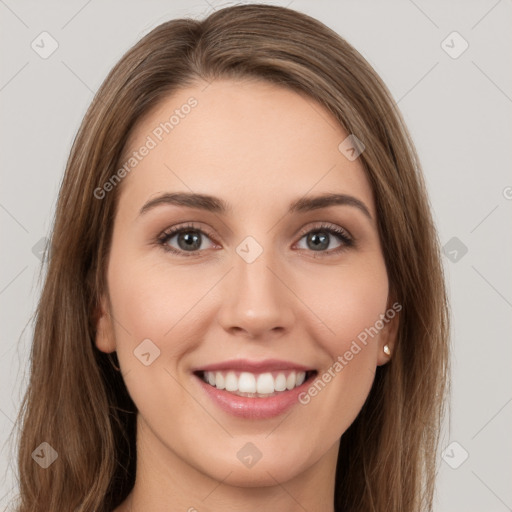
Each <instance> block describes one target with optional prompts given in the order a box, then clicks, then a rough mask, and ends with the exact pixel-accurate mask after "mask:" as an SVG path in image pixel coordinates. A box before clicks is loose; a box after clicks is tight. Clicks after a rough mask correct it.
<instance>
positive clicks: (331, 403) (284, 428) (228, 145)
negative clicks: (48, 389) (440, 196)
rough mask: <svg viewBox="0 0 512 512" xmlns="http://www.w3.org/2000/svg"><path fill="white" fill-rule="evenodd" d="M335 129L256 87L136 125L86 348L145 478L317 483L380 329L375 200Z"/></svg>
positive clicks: (219, 92)
mask: <svg viewBox="0 0 512 512" xmlns="http://www.w3.org/2000/svg"><path fill="white" fill-rule="evenodd" d="M191 98H193V99H191ZM171 116H174V117H171ZM161 123H162V124H161ZM165 123H167V124H165ZM348 135H349V134H348V133H345V132H344V131H343V130H342V129H341V128H340V127H339V125H338V124H337V123H336V121H335V119H334V118H333V117H331V115H330V114H329V113H328V112H327V111H326V110H325V109H324V108H323V107H322V106H321V105H319V104H318V103H315V102H314V101H313V100H311V99H310V98H304V97H302V96H300V95H298V94H297V93H295V92H292V91H291V90H288V89H285V88H280V87H277V86H275V85H272V84H269V83H264V82H256V81H244V82H233V81H228V80H217V81H214V82H213V83H211V84H210V85H208V84H206V83H201V84H199V85H197V86H196V87H190V88H187V89H184V90H182V91H180V92H179V93H176V94H174V95H173V96H172V97H170V98H168V99H166V100H165V102H163V103H162V104H160V105H159V106H158V108H157V109H156V110H154V111H153V112H151V113H150V114H149V116H147V117H146V118H144V119H143V120H142V121H141V122H139V124H138V125H137V126H136V129H135V131H134V133H133V134H132V136H131V138H130V140H129V142H128V148H127V151H126V155H127V157H126V160H128V158H129V157H130V156H132V157H133V159H134V160H132V161H131V163H128V165H127V167H126V169H129V172H126V177H124V178H123V179H124V181H123V183H122V189H120V197H119V204H118V210H117V213H116V217H115V221H114V231H113V240H112V246H111V251H110V256H109V261H108V273H107V280H108V296H105V297H104V300H103V303H102V308H103V310H102V312H103V314H102V316H101V318H100V320H99V325H98V328H99V329H98V335H97V339H96V344H97V346H98V348H99V349H100V350H103V351H105V352H111V351H113V350H116V351H117V354H118V358H119V361H120V367H121V371H122V374H123V377H124V380H125V383H126V386H127V388H128V391H129V393H130V395H131V397H132V399H133V401H134V403H135V405H136V406H137V409H138V428H139V430H138V436H139V449H141V450H144V453H145V454H146V455H145V457H146V459H145V460H149V459H150V458H151V460H152V463H154V464H155V465H159V467H160V468H162V471H165V468H173V467H176V465H177V464H179V465H180V466H181V467H185V466H186V468H187V471H199V472H200V473H201V474H202V475H205V476H208V477H211V478H214V479H215V480H218V481H221V480H224V481H225V482H228V483H232V484H234V485H240V486H256V485H275V482H276V481H278V482H284V481H287V480H289V479H291V478H293V477H296V476H298V475H300V474H303V473H305V472H307V471H308V470H311V469H312V468H313V466H315V467H316V468H317V469H318V470H319V471H321V468H327V467H328V468H329V471H331V472H332V471H333V469H332V468H333V465H335V463H336V457H337V450H338V446H339V439H340V436H341V435H342V434H343V433H344V432H345V430H346V429H347V428H348V427H349V425H350V424H351V423H352V422H353V420H354V419H355V418H356V416H357V414H358V413H359V411H360V409H361V407H362V406H363V403H364V401H365V399H366V397H367V396H368V393H369V391H370V388H371V386H372V382H373V380H374V374H375V369H376V366H377V365H381V364H384V363H385V362H387V360H388V359H389V358H388V356H386V355H385V354H384V352H383V346H384V344H385V343H388V344H389V345H390V346H392V343H393V338H394V334H395V332H396V324H397V321H396V320H397V317H395V320H394V321H385V322H382V319H383V316H384V315H385V314H386V311H387V310H389V308H390V305H391V302H388V299H389V301H391V298H390V297H388V277H387V273H386V267H385V263H384V259H383V254H382V250H381V245H380V241H379V236H378V231H377V222H376V221H377V218H376V211H375V204H374V199H373V197H372V190H371V188H370V185H369V183H368V181H367V179H366V176H365V173H364V171H363V167H362V164H361V162H360V159H359V158H355V159H354V156H353V153H354V152H353V151H348V152H347V151H346V150H345V152H342V151H341V150H340V149H339V145H340V143H342V142H343V141H344V140H345V139H346V138H347V136H348ZM144 147H145V148H146V149H145V150H144V149H141V148H144ZM343 147H345V146H342V148H343ZM133 152H136V154H135V155H134V153H133ZM347 156H348V157H350V158H347ZM123 163H125V162H124V161H123V162H122V163H121V165H123ZM123 174H124V173H122V172H121V173H120V174H119V176H120V177H122V176H123ZM117 187H119V185H117ZM109 188H115V186H114V185H113V186H112V187H108V185H107V186H106V187H105V188H104V189H103V190H107V189H109ZM106 193H115V191H108V192H106ZM173 194H180V195H179V196H174V200H173V198H172V197H173V196H172V195H173ZM327 194H340V195H343V196H345V200H344V201H343V197H342V198H341V199H342V200H341V201H338V204H335V203H332V204H330V205H327V206H326V205H324V206H322V204H321V202H319V201H317V200H315V198H317V197H319V196H323V195H327ZM199 195H201V196H208V198H203V199H201V198H198V196H199ZM180 198H181V200H182V201H181V204H180V201H179V199H180ZM95 200H101V199H95ZM221 205H223V206H225V210H224V209H222V208H221V207H220V206H221ZM291 205H295V207H294V208H291ZM315 205H316V206H317V207H314V206H315ZM318 206H320V207H318ZM290 208H291V209H290ZM365 210H366V211H365ZM174 228H185V229H184V231H183V232H182V233H177V234H169V231H170V230H172V229H174ZM329 230H337V231H340V233H341V234H337V233H336V232H333V231H329ZM168 235H169V236H168ZM108 313H109V314H108ZM376 326H377V327H376ZM379 327H380V328H379ZM369 333H371V334H369ZM363 340H364V341H363ZM336 363H337V364H336ZM206 370H209V372H208V373H204V372H205V371H206ZM306 371H307V373H306V374H305V375H304V372H306ZM201 372H203V373H201ZM312 372H313V373H312ZM202 376H203V377H204V378H205V379H206V380H210V382H208V383H207V382H205V381H204V380H203V378H202ZM302 379H307V381H305V382H304V383H302V384H301V381H302ZM212 384H213V385H212ZM297 385H298V387H297ZM218 388H224V389H218ZM226 388H227V389H229V391H228V390H226ZM289 388H291V389H289ZM236 389H238V390H239V391H238V392H237V391H235V390H236ZM240 389H241V390H245V391H243V393H245V395H246V396H243V397H240V396H238V395H237V393H238V394H239V393H241V392H242V391H240ZM276 389H277V391H276ZM283 389H284V390H283ZM255 391H256V392H258V391H259V392H260V394H259V395H258V396H251V395H250V393H253V392H255ZM269 395H270V396H269ZM142 447H143V448H142ZM184 465H185V466H184ZM325 471H327V469H325Z"/></svg>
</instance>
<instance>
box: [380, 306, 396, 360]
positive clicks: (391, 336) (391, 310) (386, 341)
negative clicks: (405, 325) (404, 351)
mask: <svg viewBox="0 0 512 512" xmlns="http://www.w3.org/2000/svg"><path fill="white" fill-rule="evenodd" d="M392 304H393V305H392V306H389V307H388V308H387V309H386V313H385V318H384V319H383V323H384V327H383V328H382V330H381V331H380V336H379V353H378V355H377V366H381V365H383V364H386V363H388V362H389V361H390V360H391V358H392V357H393V353H394V348H395V345H396V338H397V335H398V326H399V325H400V313H399V311H401V309H402V306H401V304H399V303H398V302H396V301H395V302H393V303H392ZM385 345H387V346H388V347H389V350H390V351H391V354H390V355H387V354H386V353H385V352H384V346H385Z"/></svg>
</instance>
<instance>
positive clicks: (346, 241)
mask: <svg viewBox="0 0 512 512" xmlns="http://www.w3.org/2000/svg"><path fill="white" fill-rule="evenodd" d="M187 231H195V232H198V233H202V234H203V235H206V236H207V237H208V238H210V239H212V240H214V237H213V236H212V235H211V234H210V233H209V232H208V231H206V230H203V229H199V228H197V227H196V226H195V225H194V224H187V225H185V226H178V227H173V228H171V229H168V230H166V231H163V232H162V233H161V234H160V235H158V237H157V239H156V243H157V244H158V245H159V246H161V247H162V249H163V250H164V251H166V252H170V253H173V254H177V255H179V256H184V257H187V258H188V257H198V256H200V254H199V253H200V252H201V251H193V252H189V253H187V251H182V250H178V249H175V248H174V247H171V246H170V245H168V242H169V240H170V239H171V238H173V236H174V235H177V234H180V233H183V232H187ZM317 232H327V233H329V234H331V235H334V236H336V237H337V238H338V239H339V240H340V241H341V242H342V245H341V246H340V247H338V248H336V249H331V250H330V251H318V252H320V253H324V254H327V256H322V255H319V256H317V255H313V258H323V257H328V256H335V255H337V254H339V253H341V252H343V251H345V250H347V249H349V248H351V247H353V246H354V245H355V243H354V239H353V238H352V237H351V236H350V235H349V234H348V233H347V231H346V230H345V229H343V228H340V227H337V226H332V225H330V224H321V225H320V226H316V227H314V228H311V229H303V230H301V232H300V238H299V241H300V240H302V238H304V236H306V235H308V234H310V233H317ZM310 252H313V253H315V252H317V251H310Z"/></svg>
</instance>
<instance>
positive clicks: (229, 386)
mask: <svg viewBox="0 0 512 512" xmlns="http://www.w3.org/2000/svg"><path fill="white" fill-rule="evenodd" d="M208 373H210V372H206V374H207V376H208ZM209 380H210V378H209V376H208V381H209ZM225 383H226V391H238V379H237V378H236V375H235V373H234V372H228V374H227V375H226V382H225ZM212 386H215V383H213V384H212Z"/></svg>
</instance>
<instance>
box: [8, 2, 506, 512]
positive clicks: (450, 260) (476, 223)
mask: <svg viewBox="0 0 512 512" xmlns="http://www.w3.org/2000/svg"><path fill="white" fill-rule="evenodd" d="M233 3H234V2H233ZM269 3H273V4H277V5H284V6H289V7H291V8H294V9H296V10H299V11H303V12H305V13H307V14H310V15H312V16H313V17H316V18H318V19H319V20H321V21H323V22H324V23H325V24H327V25H328V26H330V27H331V28H332V29H334V30H335V31H337V32H338V33H339V34H340V35H342V36H343V37H345V38H346V39H347V40H348V41H349V42H350V43H351V44H353V45H354V46H355V47H356V49H358V50H359V51H360V52H361V53H362V54H363V55H364V56H365V57H366V58H367V59H368V61H369V62H370V63H371V64H372V65H373V66H374V68H375V69H376V71H377V72H378V73H379V74H380V76H381V77H382V78H383V80H384V81H385V82H386V84H387V85H388V87H389V88H390V90H391V92H392V94H393V96H394V98H395V100H396V101H397V102H398V104H399V107H400V109H401V110H402V112H403V114H404V116H405V120H406V122H407V124H408V127H409V129H410V131H411V133H412V136H413V138H414V141H415V143H416V145H417V149H418V152H419V155H420V158H421V161H422V165H423V168H424V173H425V177H426V181H427V186H428V188H429V193H430V198H431V203H432V208H433V212H434V217H435V220H436V223H437V226H438V230H439V235H440V239H441V242H442V244H443V246H446V254H445V255H444V256H443V260H444V265H445V268H446V272H447V278H448V281H449V282H448V286H449V291H450V298H451V306H452V312H453V380H452V387H453V393H452V401H451V412H450V416H449V419H448V420H447V421H446V424H445V428H444V431H443V442H442V446H441V448H442V449H443V450H444V449H445V448H447V450H446V452H445V454H444V458H443V460H442V461H441V469H440V472H439V476H438V485H437V488H438V494H437V500H436V507H435V510H436V511H439V512H451V511H464V512H482V511H485V512H493V511H496V512H502V511H506V510H512V486H511V485H510V483H511V482H512V467H511V466H512V456H511V455H512V449H511V448H512V441H511V436H510V432H512V429H511V426H512V404H511V401H512V386H511V381H512V376H511V371H510V363H511V360H512V359H511V355H512V354H511V352H512V348H511V343H510V332H511V327H512V325H511V318H512V315H511V312H512V283H511V281H512V279H511V277H512V266H511V263H512V237H511V236H510V233H511V232H512V230H511V224H512V222H511V221H512V215H511V211H512V173H511V169H510V163H511V160H512V158H511V141H512V126H511V125H512V123H511V112H512V99H511V98H512V66H511V65H510V64H511V58H510V57H511V53H512V30H511V28H512V24H511V21H512V2H511V1H510V0H499V1H496V0H479V1H464V2H463V1H457V2H456V1H451V2H442V1H430V2H427V1H426V0H421V1H420V0H414V1H412V0H401V1H398V0H397V1H388V2H378V1H376V0H373V1H368V0H366V1H358V2H356V1H353V0H351V1H339V2H335V1H326V0H324V1H316V2H313V1H301V0H292V1H291V2H290V0H284V1H274V2H269ZM229 4H230V2H213V1H212V0H208V1H203V0H195V1H192V2H185V1H176V2H170V1H156V0H152V1H146V2H142V1H139V2H135V1H130V2H128V1H120V0H118V1H112V0H108V1H103V2H100V1H99V0H89V1H87V0H73V1H68V2H61V3H59V2H56V1H55V2H50V1H28V0H24V1H18V2H15V1H14V0H0V38H1V42H0V48H1V51H2V60H1V68H0V73H1V75H0V101H1V114H2V117H1V125H0V130H1V132H0V141H1V144H2V146H1V151H0V173H1V180H2V186H1V189H0V225H1V237H2V240H1V247H2V251H1V256H0V257H1V261H0V315H1V336H2V338H1V342H0V389H1V390H2V393H1V397H0V442H1V445H0V459H1V464H0V475H1V477H0V482H1V488H0V508H3V507H4V506H6V504H7V502H8V499H9V498H10V497H12V495H13V492H14V491H15V489H16V479H15V476H14V467H15V459H14V447H13V446H12V443H11V439H10V438H9V434H10V432H11V429H12V427H13V420H14V418H15V416H16V413H17V411H18V407H19V404H20V401H21V396H22V392H23V391H24V389H25V386H26V382H27V377H28V374H27V373H28V372H27V369H28V356H29V350H30V342H31V334H32V326H31V324H30V323H29V321H30V318H31V315H32V314H33V312H34V308H35V305H36V303H37V300H38V296H39V293H40V283H39V282H38V272H39V265H40V260H39V257H38V254H39V252H38V247H40V244H41V242H40V240H41V239H42V238H43V237H45V236H46V235H47V234H48V231H49V229H50V227H51V219H52V216H53V211H54V207H55V201H56V195H57V191H58V187H59V184H60V180H61V178H62V174H63V171H64V167H65V163H66V159H67V156H68V153H69V150H70V147H71V143H72V140H73V138H74V135H75V133H76V131H77V129H78V126H79V124H80V121H81V119H82V117H83V115H84V114H85V111H86V108H87V106H88V105H89V103H90V101H91V100H92V97H93V94H94V92H95V91H96V90H97V88H98V87H99V86H100V84H101V82H102V81H103V79H104V78H105V76H106V75H107V73H108V71H109V70H110V69H111V67H112V66H113V65H114V64H115V63H116V62H117V60H118V59H119V58H120V57H121V56H122V54H123V53H124V52H125V51H126V50H127V49H128V48H129V47H130V46H132V45H133V44H134V43H135V42H136V41H137V40H139V39H140V38H141V37H142V36H143V35H145V34H146V33H147V32H149V31H150V30H151V29H152V28H154V27H155V26H156V25H158V24H160V23H162V22H164V21H166V20H168V19H171V18H176V17H184V16H192V17H195V18H200V17H203V16H204V15H206V14H207V13H209V12H211V10H212V9H214V8H219V7H222V6H226V5H229ZM43 31H47V32H49V33H50V34H51V36H52V37H53V38H54V39H55V40H56V41H57V42H58V45H59V46H58V49H57V50H56V51H55V52H54V53H53V54H52V55H51V56H50V57H48V58H47V59H43V58H41V57H40V55H39V54H38V53H36V52H35V51H34V50H33V49H32V47H31V43H32V41H34V40H36V42H37V41H38V40H40V38H38V36H39V34H41V32H43ZM453 31H457V32H458V33H459V34H460V35H461V36H462V38H464V40H465V41H467V43H468V44H469V47H468V48H467V50H466V51H465V52H464V53H462V54H461V55H456V54H458V53H459V52H460V50H461V49H462V48H463V44H464V43H463V41H462V40H461V39H457V37H458V36H450V37H449V38H448V39H446V38H447V36H449V34H451V33H452V32H453ZM445 40H446V41H445ZM443 41H445V43H443ZM45 47H46V48H48V45H46V46H45ZM449 53H451V54H452V55H451V56H450V55H449ZM454 56H456V57H457V58H454ZM38 244H39V245H38ZM465 250H467V252H466V253H465ZM41 441H43V440H41ZM454 442H455V443H458V444H452V443H454ZM466 455H467V459H465V460H464V458H465V457H466ZM439 456H440V457H441V456H442V454H441V453H440V454H439Z"/></svg>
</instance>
